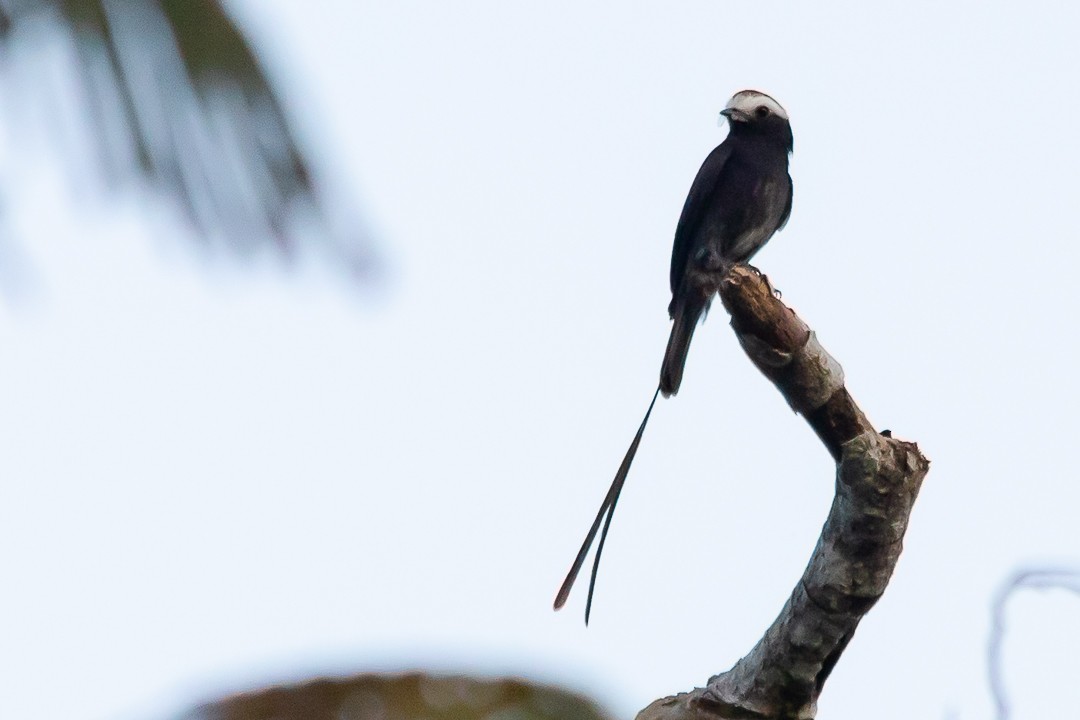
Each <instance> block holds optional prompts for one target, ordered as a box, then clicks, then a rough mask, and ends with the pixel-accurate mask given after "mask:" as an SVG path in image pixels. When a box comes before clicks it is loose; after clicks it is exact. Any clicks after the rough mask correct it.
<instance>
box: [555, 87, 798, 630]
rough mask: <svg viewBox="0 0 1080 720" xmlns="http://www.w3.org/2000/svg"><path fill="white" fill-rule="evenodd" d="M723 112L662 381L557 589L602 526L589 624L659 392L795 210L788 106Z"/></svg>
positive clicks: (688, 208)
mask: <svg viewBox="0 0 1080 720" xmlns="http://www.w3.org/2000/svg"><path fill="white" fill-rule="evenodd" d="M720 115H721V116H722V118H726V119H727V121H728V136H727V138H725V139H724V141H723V142H722V143H720V145H718V146H717V147H716V148H715V149H714V150H713V151H712V152H711V153H709V155H708V156H707V157H706V158H705V162H704V163H702V165H701V169H700V170H698V173H697V176H696V177H695V178H694V182H693V184H692V185H691V186H690V192H689V194H688V195H687V196H686V202H685V203H684V204H683V209H682V214H681V215H680V216H679V222H678V224H677V225H676V228H675V242H674V244H673V246H672V250H671V272H670V284H671V303H670V304H669V305H668V315H669V316H670V318H671V320H672V323H673V324H672V327H671V335H670V336H669V338H668V343H667V348H666V349H665V351H664V360H663V364H662V365H661V368H660V382H659V384H658V386H657V388H656V392H654V393H653V396H652V400H651V401H650V402H649V407H648V409H647V410H646V412H645V417H644V419H642V421H641V425H639V426H638V430H637V433H636V434H635V436H634V439H633V441H632V442H631V443H630V447H629V448H628V449H627V451H626V455H625V456H624V457H623V461H622V463H621V464H620V465H619V469H618V471H616V473H615V479H614V480H612V482H611V487H610V488H609V489H608V492H607V495H605V496H604V501H603V503H602V504H601V505H600V511H599V512H598V513H597V515H596V519H595V520H594V521H593V524H592V526H591V527H590V528H589V533H588V535H586V537H585V542H584V543H582V545H581V549H580V550H579V551H578V554H577V557H576V558H575V559H574V562H573V564H572V565H571V567H570V572H569V573H567V576H566V579H565V580H564V581H563V584H562V586H561V587H560V588H559V592H558V594H557V595H556V596H555V604H554V606H555V609H556V610H558V609H560V608H561V607H563V605H565V604H566V600H567V599H568V598H569V596H570V590H571V589H572V588H573V585H574V581H575V580H576V579H577V576H578V573H579V572H580V571H581V568H582V566H583V565H584V563H585V558H586V557H587V556H588V553H589V549H590V548H591V547H592V543H593V541H594V540H595V539H596V534H597V532H600V543H599V545H598V546H597V548H596V556H595V558H594V559H593V567H592V574H591V576H590V578H589V594H588V599H587V600H586V602H585V624H586V625H588V624H589V615H590V613H591V611H592V601H593V592H594V590H595V587H596V574H597V571H598V570H599V567H600V554H601V553H602V552H603V549H604V541H605V540H606V539H607V533H608V528H609V527H610V525H611V517H612V515H613V514H614V512H615V505H616V503H618V501H619V494H620V493H621V492H622V488H623V485H624V483H625V481H626V476H627V475H628V474H629V472H630V465H631V464H632V463H633V461H634V456H635V455H636V454H637V450H638V446H639V445H640V444H641V438H642V436H643V435H644V433H645V426H646V425H647V424H648V422H649V416H650V415H652V411H653V407H654V406H655V405H656V399H657V397H658V396H659V395H663V396H664V397H665V398H667V397H671V396H672V395H675V394H677V393H678V392H679V387H680V386H681V385H682V378H683V368H684V367H685V365H686V357H687V353H688V352H689V350H690V341H691V340H692V339H693V337H694V330H695V329H696V328H697V325H698V322H699V321H700V320H701V318H702V317H703V316H704V315H705V314H706V313H707V312H708V310H709V306H710V304H711V303H712V300H713V297H714V296H715V295H716V293H717V291H718V290H719V288H720V279H721V278H722V277H723V275H724V274H725V273H726V272H727V271H728V270H729V269H730V268H731V267H733V266H735V265H742V264H746V263H748V262H749V261H750V258H752V257H753V256H754V255H755V254H756V253H757V252H758V251H759V250H761V248H763V247H764V246H765V243H767V242H768V241H769V240H770V239H771V238H772V236H773V235H774V234H775V233H776V232H777V231H778V230H780V229H782V228H783V227H784V225H786V224H787V221H788V218H789V217H790V215H791V201H792V194H793V185H792V182H791V175H790V174H789V173H788V159H789V158H790V156H791V153H792V152H793V150H794V138H793V136H792V132H791V122H790V120H789V118H788V114H787V111H786V110H784V108H783V107H782V106H781V105H780V103H778V102H777V101H776V100H774V99H773V98H772V97H770V96H769V95H766V94H765V93H763V92H760V91H758V90H742V91H740V92H737V93H735V94H734V95H733V96H732V97H731V99H730V100H729V101H728V103H727V105H726V106H725V107H724V109H723V110H721V111H720ZM601 527H602V528H603V529H602V531H601Z"/></svg>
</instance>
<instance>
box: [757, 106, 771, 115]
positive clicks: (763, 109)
mask: <svg viewBox="0 0 1080 720" xmlns="http://www.w3.org/2000/svg"><path fill="white" fill-rule="evenodd" d="M754 113H755V114H756V115H757V116H758V117H759V118H763V117H769V108H767V107H765V106H764V105H758V106H757V110H755V111H754Z"/></svg>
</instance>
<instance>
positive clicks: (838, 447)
mask: <svg viewBox="0 0 1080 720" xmlns="http://www.w3.org/2000/svg"><path fill="white" fill-rule="evenodd" d="M720 298H721V300H722V301H723V304H724V307H725V308H726V309H727V311H728V312H729V313H730V314H731V324H732V327H733V328H734V330H735V333H736V335H737V336H738V338H739V342H740V343H741V344H742V346H743V349H744V350H745V351H746V353H747V355H748V356H749V357H750V359H751V361H753V363H754V364H755V365H756V366H757V367H758V369H759V370H761V372H762V373H763V374H764V375H765V376H766V377H768V378H769V379H770V380H772V382H773V383H774V384H775V385H776V387H777V389H778V390H780V392H781V394H782V395H783V396H784V398H785V399H786V400H787V401H788V403H789V404H790V405H791V407H792V408H793V409H794V410H795V411H796V412H798V413H800V414H801V415H803V416H804V417H805V418H806V420H807V422H808V423H809V424H810V426H811V427H812V428H813V429H814V431H815V432H816V433H817V435H818V437H819V438H820V439H821V441H822V442H823V443H824V445H825V447H826V448H827V449H828V451H829V453H830V454H831V455H832V457H833V459H835V460H836V496H835V498H834V500H833V504H832V509H831V510H830V511H829V516H828V518H827V519H826V521H825V526H824V528H823V529H822V531H821V537H820V538H819V540H818V543H817V547H816V548H815V549H814V552H813V554H812V555H811V557H810V562H809V563H808V565H807V567H806V570H805V572H804V573H803V576H802V577H801V578H800V579H799V582H798V584H797V585H796V586H795V589H794V590H793V591H792V593H791V597H790V598H788V601H787V603H786V604H785V605H784V607H783V609H782V610H781V611H780V615H779V617H777V619H776V620H775V621H774V622H773V624H772V626H771V627H770V628H769V629H768V630H766V631H765V634H764V636H763V637H762V638H761V640H759V641H758V643H757V645H756V646H755V647H754V648H753V649H752V650H751V651H750V652H749V653H748V654H747V655H746V656H745V657H743V658H742V659H741V660H739V661H738V662H737V663H736V664H735V666H734V667H733V668H731V669H730V670H728V671H727V672H724V673H721V674H720V675H717V676H715V677H712V678H710V679H709V682H708V685H707V686H706V687H704V688H697V689H695V690H693V691H691V692H687V693H681V694H679V695H676V696H673V697H669V698H663V699H661V700H657V701H656V702H654V703H652V704H651V705H649V707H647V708H645V709H644V710H642V711H641V713H639V714H638V720H690V719H691V718H692V719H695V720H703V719H705V718H710V719H712V718H769V719H776V720H809V719H810V718H813V717H814V715H815V713H816V711H817V701H818V697H819V696H820V694H821V690H822V687H823V686H824V684H825V680H826V679H827V678H828V676H829V673H830V672H831V671H832V669H833V667H834V666H835V665H836V662H837V661H838V660H839V659H840V655H841V653H843V651H844V648H846V647H847V644H848V643H849V642H850V641H851V638H852V636H853V635H854V633H855V628H856V627H858V624H859V621H860V620H861V619H862V617H863V616H864V615H865V614H866V613H867V612H869V610H870V608H871V607H873V605H874V603H875V602H877V600H878V598H880V597H881V595H882V594H883V593H884V592H885V587H886V586H887V585H888V582H889V578H890V577H891V576H892V573H893V570H894V569H895V567H896V562H897V560H898V559H899V557H900V551H901V549H902V546H903V538H904V532H905V531H906V530H907V524H908V518H909V516H910V513H911V509H912V506H913V504H914V502H915V498H916V496H917V495H918V492H919V487H920V486H921V484H922V480H923V478H924V477H925V476H926V473H927V471H928V470H929V468H930V463H929V461H928V460H927V459H926V458H925V457H924V456H923V455H922V454H921V453H920V452H919V448H918V447H917V446H916V445H915V444H914V443H910V442H903V441H900V440H896V439H894V438H892V436H891V433H889V432H888V431H885V432H884V433H878V432H877V431H876V430H875V429H874V427H873V426H872V425H871V424H870V421H869V420H867V418H866V415H864V414H863V412H862V411H861V410H860V409H859V407H858V406H857V405H856V404H855V402H854V400H852V398H851V395H850V394H849V393H848V391H847V389H846V388H845V387H844V377H843V371H842V369H841V368H840V365H839V363H837V362H836V361H835V360H834V359H833V358H832V357H830V356H829V354H828V353H827V352H825V350H824V348H822V347H821V345H820V344H819V343H818V342H817V339H816V338H815V336H814V334H813V333H812V332H811V331H810V329H809V328H808V327H807V326H806V324H805V323H803V322H802V321H801V320H800V319H799V318H798V317H797V316H796V315H795V313H794V312H793V311H792V310H791V309H790V308H788V307H787V306H785V305H784V304H783V303H782V302H781V301H780V300H779V299H777V298H776V297H775V296H774V295H773V293H772V291H771V289H770V287H769V285H768V282H767V281H766V280H765V279H764V278H763V277H762V276H761V275H759V274H758V273H757V272H756V271H754V270H753V269H750V268H746V267H735V268H733V269H732V270H730V271H729V272H728V273H727V274H726V275H725V276H724V278H723V279H722V280H721V282H720Z"/></svg>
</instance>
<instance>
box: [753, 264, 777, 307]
mask: <svg viewBox="0 0 1080 720" xmlns="http://www.w3.org/2000/svg"><path fill="white" fill-rule="evenodd" d="M746 267H748V268H749V269H751V270H753V271H754V272H755V273H757V276H758V277H759V278H761V279H762V280H763V281H764V282H765V287H767V288H769V292H770V293H772V295H773V297H775V298H776V299H777V300H779V299H780V298H782V297H783V296H784V294H783V293H781V292H780V290H779V289H778V288H776V287H774V286H773V284H772V283H771V282H769V276H768V275H766V274H765V273H763V272H761V271H760V270H758V269H757V268H756V267H754V266H753V265H750V264H749V263H747V265H746Z"/></svg>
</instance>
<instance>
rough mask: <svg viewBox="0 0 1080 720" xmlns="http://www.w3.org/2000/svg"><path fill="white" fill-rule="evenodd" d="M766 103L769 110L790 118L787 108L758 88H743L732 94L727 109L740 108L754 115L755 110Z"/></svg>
mask: <svg viewBox="0 0 1080 720" xmlns="http://www.w3.org/2000/svg"><path fill="white" fill-rule="evenodd" d="M762 105H764V106H765V107H767V108H769V112H771V113H773V114H774V115H777V116H779V117H782V118H784V119H785V120H787V119H788V114H787V110H784V108H783V107H781V105H780V103H778V102H776V101H775V100H773V99H772V98H771V97H769V96H768V95H766V94H765V93H763V92H758V91H757V90H743V91H742V92H737V93H735V94H734V95H732V96H731V99H730V100H728V104H727V107H726V108H725V109H726V110H738V111H739V112H743V113H746V114H747V115H751V116H752V115H753V114H754V111H755V110H757V109H758V108H759V107H760V106H762Z"/></svg>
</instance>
